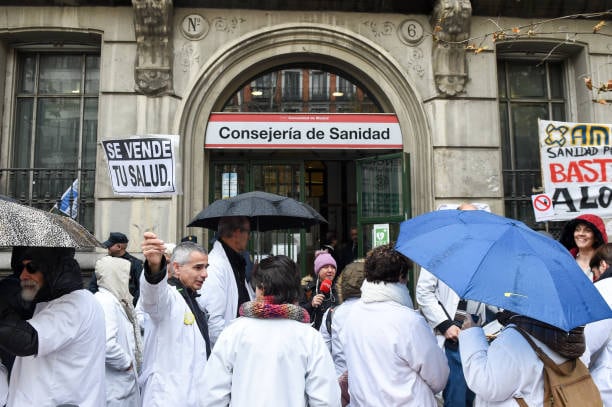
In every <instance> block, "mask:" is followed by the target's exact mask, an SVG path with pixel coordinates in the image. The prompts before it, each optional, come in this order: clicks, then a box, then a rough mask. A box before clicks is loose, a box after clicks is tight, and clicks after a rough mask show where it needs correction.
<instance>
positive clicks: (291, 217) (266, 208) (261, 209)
mask: <svg viewBox="0 0 612 407" xmlns="http://www.w3.org/2000/svg"><path fill="white" fill-rule="evenodd" d="M226 216H246V217H248V218H249V219H250V221H251V229H252V230H257V231H259V232H265V231H268V230H279V229H294V228H295V229H297V228H307V227H310V226H312V225H316V224H318V223H327V221H326V220H325V218H324V217H323V216H321V215H320V214H319V212H317V211H316V210H315V209H314V208H312V207H311V206H310V205H308V204H305V203H303V202H300V201H297V200H295V199H293V198H289V197H286V196H281V195H276V194H271V193H268V192H261V191H254V192H246V193H244V194H239V195H236V196H234V197H231V198H228V199H220V200H217V201H215V202H213V203H211V204H210V205H209V206H208V207H207V208H206V209H204V210H202V211H201V212H200V213H198V214H197V215H196V216H195V217H194V218H193V219H192V220H191V222H190V223H189V224H188V225H187V226H188V227H193V226H196V227H203V228H207V229H213V230H217V226H218V224H219V219H221V218H223V217H226Z"/></svg>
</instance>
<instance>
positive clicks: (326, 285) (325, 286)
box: [319, 278, 332, 294]
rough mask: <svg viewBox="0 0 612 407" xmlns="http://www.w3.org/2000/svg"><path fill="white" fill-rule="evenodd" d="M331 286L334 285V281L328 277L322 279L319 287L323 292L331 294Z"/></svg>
mask: <svg viewBox="0 0 612 407" xmlns="http://www.w3.org/2000/svg"><path fill="white" fill-rule="evenodd" d="M331 287H332V281H331V280H330V279H328V278H326V279H325V280H323V281H321V286H320V287H319V291H321V292H322V293H323V294H329V292H330V291H331Z"/></svg>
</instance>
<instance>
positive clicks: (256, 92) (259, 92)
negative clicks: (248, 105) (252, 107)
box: [251, 89, 263, 96]
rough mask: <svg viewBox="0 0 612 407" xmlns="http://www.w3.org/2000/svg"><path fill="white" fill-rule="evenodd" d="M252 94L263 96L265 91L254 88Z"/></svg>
mask: <svg viewBox="0 0 612 407" xmlns="http://www.w3.org/2000/svg"><path fill="white" fill-rule="evenodd" d="M251 95H252V96H261V95H263V92H262V91H260V90H256V89H253V90H252V91H251Z"/></svg>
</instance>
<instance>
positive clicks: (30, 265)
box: [23, 262, 40, 274]
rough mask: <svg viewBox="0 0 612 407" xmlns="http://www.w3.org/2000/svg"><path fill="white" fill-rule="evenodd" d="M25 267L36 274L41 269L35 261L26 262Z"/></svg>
mask: <svg viewBox="0 0 612 407" xmlns="http://www.w3.org/2000/svg"><path fill="white" fill-rule="evenodd" d="M23 268H24V269H25V270H26V271H27V272H28V273H30V274H34V273H36V272H38V271H39V270H40V267H38V266H37V265H36V264H35V263H34V262H29V263H27V264H24V265H23Z"/></svg>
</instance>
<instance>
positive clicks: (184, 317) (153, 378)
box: [139, 232, 210, 407]
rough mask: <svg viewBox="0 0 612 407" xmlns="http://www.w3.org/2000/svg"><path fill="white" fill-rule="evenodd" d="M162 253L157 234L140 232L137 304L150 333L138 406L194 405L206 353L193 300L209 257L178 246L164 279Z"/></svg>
mask: <svg viewBox="0 0 612 407" xmlns="http://www.w3.org/2000/svg"><path fill="white" fill-rule="evenodd" d="M165 250H166V247H165V244H164V242H163V241H162V240H161V239H159V238H158V237H157V235H155V234H154V233H152V232H145V234H144V241H143V243H142V253H143V254H144V256H145V258H146V261H145V263H144V271H143V274H142V276H141V278H140V299H139V303H140V304H141V306H142V310H143V311H144V312H146V313H147V314H148V315H149V323H148V325H147V327H146V328H145V329H149V330H150V333H149V334H148V337H149V340H147V343H146V346H145V349H144V360H143V366H144V367H143V370H142V373H141V374H140V378H139V382H140V384H141V387H142V405H143V406H147V407H157V406H181V407H196V406H199V402H198V400H199V399H200V389H201V388H202V386H203V385H204V382H203V375H204V369H205V368H206V361H207V359H208V356H209V355H210V341H209V339H208V326H207V324H206V315H205V314H204V312H203V311H202V309H200V307H199V306H198V303H197V301H196V297H197V295H198V294H197V291H198V290H199V289H200V288H201V287H202V284H203V283H204V280H205V279H206V277H207V275H208V273H207V271H206V269H207V268H208V254H207V253H206V250H205V249H204V248H203V247H202V246H200V245H199V244H196V243H192V242H182V243H180V244H179V245H177V246H176V248H175V249H174V251H173V252H172V257H171V259H170V263H171V264H172V269H173V272H174V275H173V277H170V278H168V270H167V262H166V258H165V257H164V252H165Z"/></svg>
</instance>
